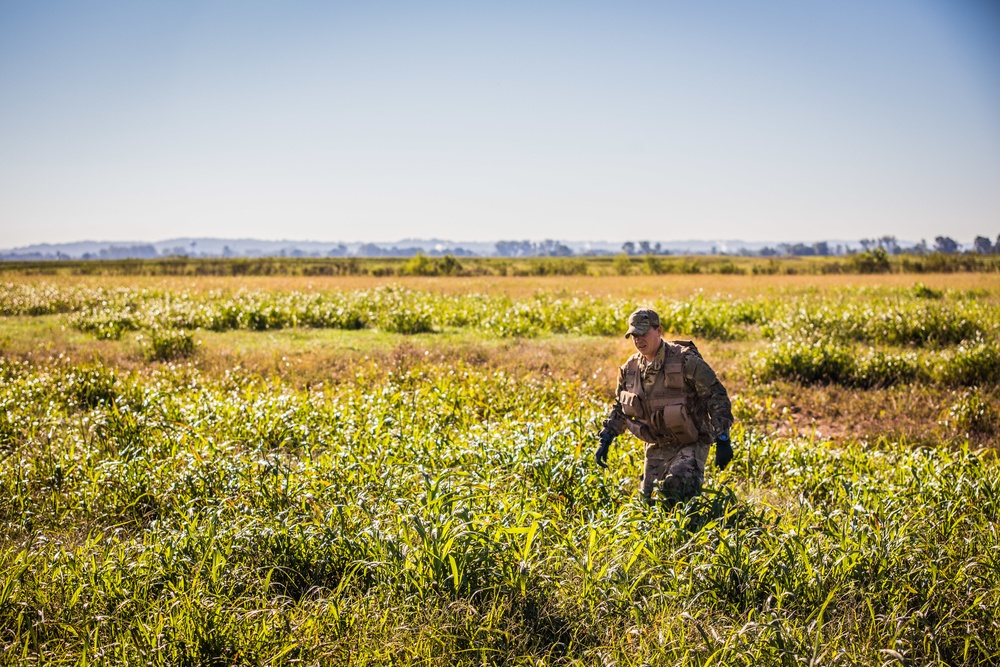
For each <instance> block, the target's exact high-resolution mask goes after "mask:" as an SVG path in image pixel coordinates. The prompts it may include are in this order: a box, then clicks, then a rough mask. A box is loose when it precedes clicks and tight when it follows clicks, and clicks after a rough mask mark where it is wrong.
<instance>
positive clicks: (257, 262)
mask: <svg viewBox="0 0 1000 667" xmlns="http://www.w3.org/2000/svg"><path fill="white" fill-rule="evenodd" d="M421 258H422V259H421ZM984 271H989V272H995V271H1000V255H983V254H959V253H950V254H949V253H930V254H925V255H905V254H904V255H889V254H888V253H886V251H885V250H883V249H881V248H878V249H875V250H871V251H865V252H863V253H859V254H856V255H846V256H840V257H832V256H811V257H797V256H796V257H771V258H761V257H742V256H728V255H693V256H680V255H626V254H624V253H622V254H620V255H617V256H599V257H518V258H511V257H462V258H461V259H460V260H459V259H456V258H455V257H452V256H450V255H445V256H444V257H427V256H424V255H417V256H416V257H411V258H405V257H301V258H291V257H287V258H286V257H262V258H253V259H249V258H233V259H222V258H188V257H169V258H163V259H119V260H59V261H31V262H11V261H6V262H0V273H8V274H17V275H32V274H34V275H78V276H408V275H409V276H546V275H557V276H570V275H573V276H585V275H597V276H610V275H633V274H653V275H665V274H691V273H693V274H699V273H705V274H723V275H728V274H746V275H751V274H752V275H774V274H787V275H799V274H802V275H809V274H841V273H847V274H859V273H860V274H872V273H874V274H878V273H957V272H984Z"/></svg>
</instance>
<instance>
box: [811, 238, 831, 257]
mask: <svg viewBox="0 0 1000 667" xmlns="http://www.w3.org/2000/svg"><path fill="white" fill-rule="evenodd" d="M813 253H814V254H816V255H821V256H823V257H825V256H827V255H829V254H830V244H829V243H827V242H826V241H819V242H817V243H813Z"/></svg>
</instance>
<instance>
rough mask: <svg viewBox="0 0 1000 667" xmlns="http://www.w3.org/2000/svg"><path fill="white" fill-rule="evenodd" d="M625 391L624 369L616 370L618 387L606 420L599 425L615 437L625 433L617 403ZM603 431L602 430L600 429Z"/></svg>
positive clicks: (621, 413) (623, 418)
mask: <svg viewBox="0 0 1000 667" xmlns="http://www.w3.org/2000/svg"><path fill="white" fill-rule="evenodd" d="M624 390H625V369H623V368H619V369H618V386H617V388H616V389H615V402H614V404H613V405H612V406H611V411H610V412H609V413H608V416H607V418H606V419H605V420H604V422H603V423H602V424H601V426H603V428H604V429H610V431H611V432H612V433H613V434H614V435H615V436H616V437H617V436H619V435H621V434H622V433H624V432H625V431H626V426H625V420H626V417H625V413H624V412H622V404H621V402H620V401H619V398H618V397H619V396H621V395H622V392H623V391H624ZM602 431H603V429H602Z"/></svg>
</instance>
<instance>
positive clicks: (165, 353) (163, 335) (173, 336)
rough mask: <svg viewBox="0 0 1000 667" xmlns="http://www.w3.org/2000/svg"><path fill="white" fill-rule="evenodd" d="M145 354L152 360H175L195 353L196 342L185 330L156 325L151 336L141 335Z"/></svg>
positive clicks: (151, 331) (151, 330)
mask: <svg viewBox="0 0 1000 667" xmlns="http://www.w3.org/2000/svg"><path fill="white" fill-rule="evenodd" d="M139 342H140V345H142V347H143V354H144V356H145V357H146V359H148V360H150V361H175V360H177V359H184V358H187V357H190V356H191V355H192V354H194V348H195V342H194V338H193V337H192V336H191V334H189V333H187V332H186V331H183V330H176V329H164V328H160V327H154V328H153V329H150V331H149V336H148V337H143V336H141V335H140V339H139Z"/></svg>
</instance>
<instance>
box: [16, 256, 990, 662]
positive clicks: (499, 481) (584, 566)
mask: <svg viewBox="0 0 1000 667" xmlns="http://www.w3.org/2000/svg"><path fill="white" fill-rule="evenodd" d="M640 304H652V305H654V306H655V307H656V308H657V309H658V311H659V312H660V313H661V315H662V316H663V319H664V322H665V326H666V327H667V328H668V329H670V333H671V336H674V337H682V338H693V339H694V340H695V341H696V342H697V344H698V347H699V349H700V350H701V351H702V354H703V355H704V356H705V357H706V359H708V361H709V362H710V363H711V364H712V365H713V367H715V368H716V369H717V370H718V371H719V374H720V377H721V378H722V380H723V382H724V383H725V384H726V386H727V387H728V389H729V392H730V395H731V396H732V397H733V402H734V413H735V416H736V419H737V424H736V426H735V428H734V433H733V437H734V441H735V450H736V458H735V460H734V462H733V464H732V465H731V466H729V467H728V468H727V469H726V470H725V471H721V472H720V471H718V470H715V469H714V467H711V466H710V468H711V469H710V470H709V471H708V481H707V488H706V491H705V493H704V494H703V495H702V496H701V497H699V498H696V499H694V500H692V501H691V502H689V503H688V504H687V505H685V506H682V507H678V508H675V509H671V510H666V509H664V508H661V507H647V506H645V505H643V504H641V503H639V502H638V501H637V499H636V489H637V483H638V480H637V475H638V472H639V468H640V466H641V462H642V452H641V447H640V443H639V442H638V441H637V440H635V439H634V438H632V437H631V436H623V437H621V438H619V439H618V440H617V441H616V443H615V445H614V446H613V447H612V452H611V457H610V460H609V464H610V468H609V469H608V470H601V469H599V468H596V467H595V466H594V465H593V462H592V458H591V455H590V454H591V452H592V450H593V449H594V447H596V444H597V443H596V425H597V423H598V422H599V420H600V419H601V417H602V415H603V413H604V411H605V410H606V408H607V405H608V402H609V401H610V400H611V398H612V393H613V383H614V378H615V373H616V369H617V366H618V364H620V363H621V362H622V361H624V359H625V358H626V357H627V356H628V354H630V344H629V343H628V341H626V340H625V339H624V338H622V337H621V331H622V329H623V322H624V318H625V316H626V315H627V314H628V312H630V311H631V310H632V309H634V308H635V307H637V306H638V305H640ZM998 343H1000V274H996V273H952V274H923V275H919V276H917V275H911V274H899V273H891V274H885V275H876V276H872V275H819V274H816V275H724V274H711V275H683V274H676V275H660V276H656V275H634V276H610V275H609V276H594V275H589V276H583V275H580V276H523V277H513V276H506V277H501V276H465V277H402V276H393V277H384V276H383V277H378V276H370V275H369V276H357V275H355V276H340V277H329V276H270V277H268V276H247V277H225V276H197V277H187V276H160V275H155V276H77V275H67V274H63V275H19V274H16V273H7V274H4V276H3V278H2V281H0V402H2V404H3V408H4V409H3V411H2V412H0V663H2V664H12V665H13V664H29V665H30V664H52V665H63V664H65V665H91V664H94V665H122V664H128V665H132V664H153V665H157V664H162V665H258V664H268V665H272V664H273V665H299V664H303V665H313V664H315V665H325V664H351V665H382V664H440V665H450V664H455V663H459V664H504V665H539V664H565V665H570V664H579V665H594V664H598V665H646V664H648V665H673V664H678V665H709V664H737V665H800V664H811V665H858V664H865V665H868V664H871V665H883V664H905V665H989V664H997V662H998V661H1000V530H998V528H997V526H998V515H1000V464H998V461H997V457H996V448H997V446H998V444H1000V440H998V438H1000V436H998V433H1000V408H998V406H1000V344H998Z"/></svg>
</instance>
